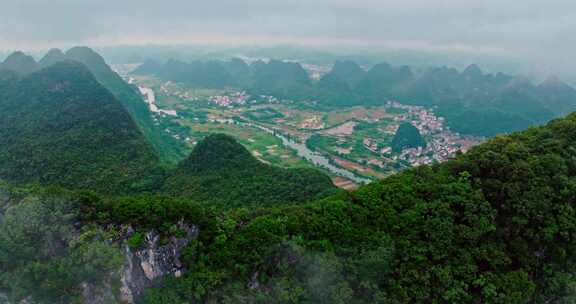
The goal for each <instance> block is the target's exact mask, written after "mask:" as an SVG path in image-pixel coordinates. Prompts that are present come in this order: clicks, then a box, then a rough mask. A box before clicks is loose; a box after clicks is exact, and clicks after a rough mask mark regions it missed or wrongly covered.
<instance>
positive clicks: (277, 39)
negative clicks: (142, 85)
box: [0, 0, 576, 62]
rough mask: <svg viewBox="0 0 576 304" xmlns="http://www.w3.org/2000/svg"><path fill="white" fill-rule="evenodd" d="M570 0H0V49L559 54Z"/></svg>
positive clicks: (568, 43)
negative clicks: (283, 46)
mask: <svg viewBox="0 0 576 304" xmlns="http://www.w3.org/2000/svg"><path fill="white" fill-rule="evenodd" d="M575 33H576V1H575V0H444V1H440V0H401V1H400V0H399V1H392V0H203V1H199V0H114V1H112V0H3V1H2V3H1V4H0V49H15V48H22V49H32V48H45V47H50V46H68V45H71V44H89V45H115V44H147V43H152V44H174V43H178V44H187V43H214V44H279V43H298V44H302V45H353V46H364V45H365V46H370V47H373V48H376V47H393V48H410V49H425V50H435V51H444V50H447V51H451V50H455V51H459V52H473V53H490V54H507V55H512V56H522V57H530V58H533V59H535V60H537V59H541V58H552V59H550V60H553V61H556V62H562V61H568V60H569V59H571V58H572V56H573V54H576V35H575Z"/></svg>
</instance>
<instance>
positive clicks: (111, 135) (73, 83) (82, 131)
mask: <svg viewBox="0 0 576 304" xmlns="http://www.w3.org/2000/svg"><path fill="white" fill-rule="evenodd" d="M0 97H1V98H0V112H2V119H1V120H0V178H1V179H5V180H8V181H12V182H15V183H31V182H38V183H40V184H44V185H46V184H54V185H61V186H66V187H71V188H89V189H95V190H99V191H103V192H119V191H122V192H124V191H129V190H130V189H131V190H136V189H133V188H134V187H136V188H138V187H137V186H136V185H133V184H132V182H133V181H134V180H136V179H141V178H143V177H145V176H147V175H150V174H151V172H150V169H151V167H152V166H153V165H155V163H156V162H157V158H156V155H155V153H154V151H153V150H152V149H151V148H149V146H148V144H147V143H146V140H145V138H144V136H143V135H142V133H141V132H140V130H139V129H138V127H137V125H136V124H135V123H134V121H133V120H132V118H131V117H130V115H129V114H128V112H126V111H125V110H124V108H123V106H122V104H121V103H120V102H119V101H118V100H116V99H115V98H114V96H113V95H112V94H110V93H109V92H108V91H107V90H106V89H105V88H104V87H102V86H101V85H100V84H99V83H98V82H97V81H96V79H94V77H93V76H92V74H91V73H90V71H88V69H86V68H85V67H84V66H83V65H82V64H79V63H75V62H61V63H58V64H55V65H53V66H51V67H49V68H46V69H43V70H41V71H39V72H36V73H33V74H31V75H29V76H27V77H25V78H23V79H21V80H19V81H11V82H10V85H9V89H8V90H6V91H4V94H1V95H0ZM138 190H141V189H138Z"/></svg>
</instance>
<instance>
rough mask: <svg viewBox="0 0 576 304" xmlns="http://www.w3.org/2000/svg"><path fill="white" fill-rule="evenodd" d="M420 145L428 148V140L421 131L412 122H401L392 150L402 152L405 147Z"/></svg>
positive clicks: (393, 140)
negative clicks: (425, 139)
mask: <svg viewBox="0 0 576 304" xmlns="http://www.w3.org/2000/svg"><path fill="white" fill-rule="evenodd" d="M418 147H422V148H426V141H424V138H422V136H421V135H420V131H418V129H416V127H414V126H413V125H412V124H411V123H402V124H400V127H398V130H397V131H396V134H395V135H394V139H392V150H393V151H394V152H401V151H402V150H404V149H408V148H418Z"/></svg>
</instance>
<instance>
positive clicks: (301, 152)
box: [236, 122, 371, 184]
mask: <svg viewBox="0 0 576 304" xmlns="http://www.w3.org/2000/svg"><path fill="white" fill-rule="evenodd" d="M236 123H237V124H240V125H246V126H250V127H254V128H257V129H260V130H262V131H264V132H266V133H269V134H272V135H274V136H275V137H277V138H279V139H280V140H282V144H283V145H284V146H286V147H288V148H290V149H292V150H294V151H296V154H298V156H299V157H302V158H304V159H305V160H307V161H308V162H310V163H312V164H313V165H315V166H317V167H322V168H324V169H327V170H328V171H330V172H332V173H334V174H336V175H338V176H342V177H344V178H347V179H349V180H351V181H353V182H355V183H358V184H368V183H370V182H371V180H370V179H367V178H364V177H360V176H358V175H356V174H354V173H353V172H351V171H348V170H346V169H343V168H340V167H337V166H335V165H333V164H332V162H330V159H329V158H327V157H325V156H323V155H321V154H319V153H317V152H314V151H312V150H310V149H309V148H308V147H306V144H302V143H298V142H296V141H294V140H291V139H290V138H288V137H286V136H285V135H283V134H281V133H279V132H276V131H275V130H273V129H270V128H267V127H264V126H261V125H258V124H255V123H245V122H236Z"/></svg>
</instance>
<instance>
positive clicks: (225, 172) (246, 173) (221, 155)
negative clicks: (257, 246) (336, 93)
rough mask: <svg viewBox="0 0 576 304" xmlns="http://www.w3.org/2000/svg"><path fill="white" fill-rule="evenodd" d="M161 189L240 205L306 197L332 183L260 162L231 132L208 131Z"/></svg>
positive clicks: (312, 174)
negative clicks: (223, 133)
mask: <svg viewBox="0 0 576 304" xmlns="http://www.w3.org/2000/svg"><path fill="white" fill-rule="evenodd" d="M164 191H165V192H167V193H172V194H175V195H184V196H189V197H191V198H193V199H195V200H197V201H208V202H211V203H220V204H221V205H223V206H227V207H231V206H235V207H240V206H270V205H274V204H278V203H297V202H305V201H308V200H311V199H316V198H321V197H326V196H328V195H330V194H333V193H335V192H336V189H335V188H334V186H333V185H332V182H331V181H330V179H329V178H328V177H327V176H326V175H324V174H323V173H321V172H319V171H316V170H312V169H282V168H277V167H273V166H270V165H266V164H263V163H261V162H260V161H258V160H257V159H256V158H254V157H253V156H252V155H251V154H250V152H248V150H246V148H244V147H243V146H242V145H240V144H239V143H238V142H236V141H235V140H234V139H233V138H231V137H229V136H226V135H222V134H213V135H210V136H208V137H206V138H205V139H204V140H203V141H201V142H200V143H198V145H197V146H196V147H195V149H194V151H192V154H191V155H190V156H189V157H188V158H187V159H186V160H185V161H183V162H182V163H181V164H180V165H179V168H178V169H177V170H176V171H175V172H174V173H173V174H171V175H170V176H169V177H168V179H167V182H166V184H165V188H164Z"/></svg>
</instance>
